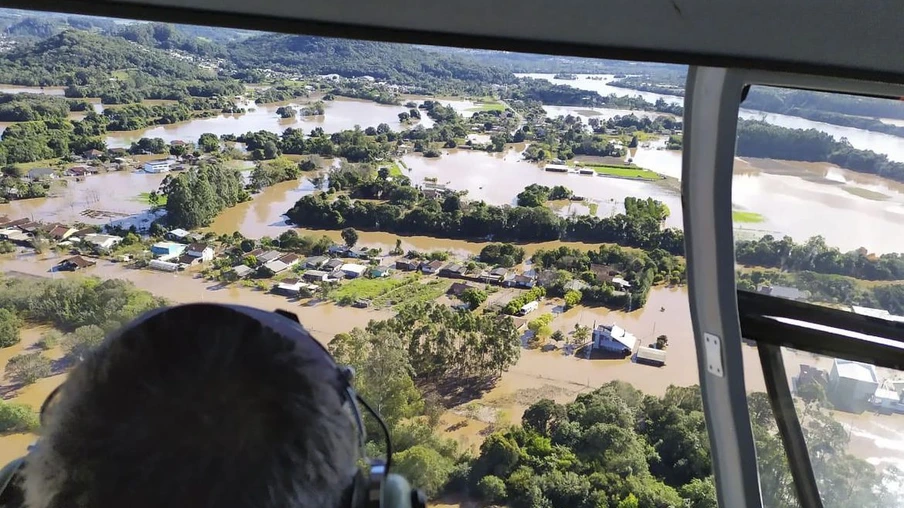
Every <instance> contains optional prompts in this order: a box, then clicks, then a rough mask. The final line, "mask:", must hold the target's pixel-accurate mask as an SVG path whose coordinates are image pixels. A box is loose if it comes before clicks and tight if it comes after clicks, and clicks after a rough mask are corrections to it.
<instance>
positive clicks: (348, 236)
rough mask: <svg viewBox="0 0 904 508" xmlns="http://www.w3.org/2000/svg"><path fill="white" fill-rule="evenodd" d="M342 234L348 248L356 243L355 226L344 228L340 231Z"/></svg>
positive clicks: (356, 233)
mask: <svg viewBox="0 0 904 508" xmlns="http://www.w3.org/2000/svg"><path fill="white" fill-rule="evenodd" d="M340 234H341V235H342V240H343V241H344V242H345V245H347V246H348V247H349V248H352V247H354V246H355V244H356V243H358V232H357V231H355V228H345V229H343V230H342V232H341V233H340Z"/></svg>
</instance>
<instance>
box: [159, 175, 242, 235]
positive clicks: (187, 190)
mask: <svg viewBox="0 0 904 508" xmlns="http://www.w3.org/2000/svg"><path fill="white" fill-rule="evenodd" d="M160 186H161V194H164V195H166V220H167V223H168V224H169V225H171V226H172V227H180V228H184V229H194V228H197V227H201V226H206V225H208V224H210V221H212V220H213V218H214V217H216V216H217V214H218V213H220V212H221V211H222V210H223V209H224V208H228V207H230V206H234V205H236V204H237V203H241V202H242V201H246V200H247V199H249V196H248V193H247V192H245V190H244V185H243V184H242V176H241V175H240V174H239V172H238V171H237V170H234V169H227V168H225V167H223V166H220V165H218V164H202V165H201V166H199V167H197V168H192V169H191V170H189V171H184V172H182V173H179V174H176V175H167V177H166V178H165V179H164V180H163V182H162V183H161V184H160Z"/></svg>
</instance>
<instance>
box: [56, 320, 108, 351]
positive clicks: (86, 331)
mask: <svg viewBox="0 0 904 508" xmlns="http://www.w3.org/2000/svg"><path fill="white" fill-rule="evenodd" d="M103 340H104V330H103V329H102V328H101V327H99V326H97V325H86V326H80V327H78V328H76V329H75V331H73V332H72V333H67V334H66V336H65V337H64V338H63V350H65V351H66V354H67V355H68V356H71V357H73V358H77V359H81V358H84V357H85V356H86V355H87V354H88V353H89V352H91V350H92V349H94V348H96V347H97V346H99V345H100V343H101V342H103Z"/></svg>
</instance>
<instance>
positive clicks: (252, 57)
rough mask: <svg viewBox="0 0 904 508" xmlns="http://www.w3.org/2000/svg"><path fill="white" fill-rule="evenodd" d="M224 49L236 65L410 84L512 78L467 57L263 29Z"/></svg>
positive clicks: (476, 83) (458, 84) (470, 84)
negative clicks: (371, 78) (260, 33)
mask: <svg viewBox="0 0 904 508" xmlns="http://www.w3.org/2000/svg"><path fill="white" fill-rule="evenodd" d="M230 54H231V58H232V61H233V62H234V64H235V65H236V66H237V67H238V68H240V69H241V68H249V69H264V68H267V69H273V70H278V71H284V72H289V73H298V74H305V75H311V74H338V75H340V76H344V77H357V76H372V77H374V78H376V79H379V80H385V81H390V82H393V83H397V84H404V85H408V86H410V87H412V89H414V90H417V89H426V88H427V87H432V88H445V89H446V90H453V89H456V88H457V89H459V90H463V91H465V90H481V88H479V87H480V86H482V85H487V84H506V83H513V82H514V81H515V77H514V75H513V74H512V73H510V72H507V71H503V70H499V69H497V68H495V67H491V66H487V65H482V64H478V63H476V62H474V61H473V60H469V59H466V58H462V57H459V56H453V55H442V54H437V53H428V52H426V51H423V50H421V49H419V48H416V47H413V46H409V45H403V44H390V43H384V42H370V41H358V40H350V39H349V40H346V39H328V38H323V37H312V36H297V35H282V34H265V35H260V36H257V37H253V38H250V39H247V40H244V41H242V42H239V43H235V44H232V45H231V46H230ZM475 87H476V88H475Z"/></svg>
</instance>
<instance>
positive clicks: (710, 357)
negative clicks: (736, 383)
mask: <svg viewBox="0 0 904 508" xmlns="http://www.w3.org/2000/svg"><path fill="white" fill-rule="evenodd" d="M703 341H704V345H705V346H706V370H708V371H709V373H710V374H714V375H716V376H719V377H724V376H725V371H724V370H723V369H722V339H720V338H719V337H717V336H715V335H713V334H711V333H704V334H703Z"/></svg>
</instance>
